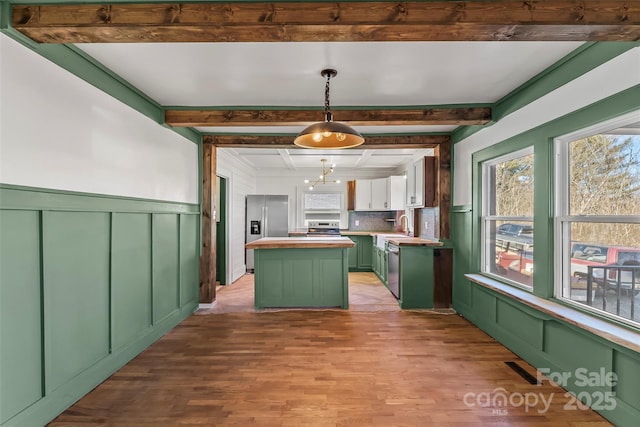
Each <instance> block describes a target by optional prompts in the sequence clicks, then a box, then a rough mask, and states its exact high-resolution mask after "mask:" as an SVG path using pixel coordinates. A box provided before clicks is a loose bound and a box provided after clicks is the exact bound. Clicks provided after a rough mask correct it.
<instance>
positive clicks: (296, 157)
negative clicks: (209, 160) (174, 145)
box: [223, 148, 433, 171]
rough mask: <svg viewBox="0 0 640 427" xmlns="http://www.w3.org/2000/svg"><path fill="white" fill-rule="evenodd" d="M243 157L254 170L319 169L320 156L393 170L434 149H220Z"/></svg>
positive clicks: (345, 165) (339, 164)
mask: <svg viewBox="0 0 640 427" xmlns="http://www.w3.org/2000/svg"><path fill="white" fill-rule="evenodd" d="M223 150H230V151H232V152H233V153H234V154H235V155H237V156H239V157H240V158H242V159H244V160H245V161H246V162H248V163H249V164H250V165H251V166H253V167H255V168H256V169H258V170H260V169H288V170H290V171H296V170H304V169H305V168H314V169H318V170H320V168H321V166H322V162H321V161H320V160H321V159H326V160H327V166H330V165H332V164H335V165H336V169H342V170H345V169H348V170H352V169H354V168H357V169H386V170H388V169H393V168H395V167H397V166H399V165H402V164H406V163H409V162H410V161H412V160H415V159H416V158H418V157H420V156H429V155H433V149H420V150H415V149H408V148H405V149H394V150H362V149H357V148H356V149H350V150H300V149H270V148H223Z"/></svg>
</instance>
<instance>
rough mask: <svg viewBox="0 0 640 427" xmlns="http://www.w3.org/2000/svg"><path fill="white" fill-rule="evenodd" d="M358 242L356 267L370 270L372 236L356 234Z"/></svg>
mask: <svg viewBox="0 0 640 427" xmlns="http://www.w3.org/2000/svg"><path fill="white" fill-rule="evenodd" d="M358 237H359V238H360V242H359V243H360V244H359V245H358V246H359V247H358V268H360V270H363V271H365V270H366V271H371V267H373V258H372V257H373V237H371V236H358Z"/></svg>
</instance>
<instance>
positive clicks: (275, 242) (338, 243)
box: [244, 237, 355, 249]
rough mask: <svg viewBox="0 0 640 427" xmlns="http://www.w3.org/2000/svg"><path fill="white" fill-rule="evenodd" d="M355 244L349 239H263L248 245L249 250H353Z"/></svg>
mask: <svg viewBox="0 0 640 427" xmlns="http://www.w3.org/2000/svg"><path fill="white" fill-rule="evenodd" d="M354 246H355V243H353V242H352V241H351V239H349V238H348V237H263V238H262V239H259V240H256V241H254V242H250V243H247V244H246V245H245V246H244V247H245V248H247V249H285V248H352V247H354Z"/></svg>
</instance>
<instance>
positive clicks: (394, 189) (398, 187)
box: [387, 176, 406, 211]
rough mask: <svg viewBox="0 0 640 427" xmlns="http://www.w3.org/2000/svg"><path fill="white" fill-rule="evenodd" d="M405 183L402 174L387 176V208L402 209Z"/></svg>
mask: <svg viewBox="0 0 640 427" xmlns="http://www.w3.org/2000/svg"><path fill="white" fill-rule="evenodd" d="M405 184H406V180H405V178H404V176H390V177H389V178H387V203H388V204H387V208H388V209H389V210H392V211H401V210H404V202H405Z"/></svg>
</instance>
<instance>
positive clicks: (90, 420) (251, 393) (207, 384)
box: [50, 273, 610, 427]
mask: <svg viewBox="0 0 640 427" xmlns="http://www.w3.org/2000/svg"><path fill="white" fill-rule="evenodd" d="M359 274H362V275H363V277H362V278H361V280H362V281H363V282H370V285H369V288H367V287H366V286H363V287H364V289H368V292H369V293H370V294H372V295H374V296H373V297H372V299H371V300H369V301H370V302H371V304H370V305H371V306H372V307H373V306H378V309H377V310H370V309H369V310H368V309H362V310H358V309H357V307H358V305H361V306H365V305H367V304H364V303H363V302H366V301H367V297H366V294H361V295H360V298H361V301H360V302H361V304H358V303H356V301H355V299H356V298H355V297H354V298H353V300H352V301H351V302H352V304H351V309H350V310H282V311H266V310H265V311H259V312H255V310H253V306H252V301H251V304H250V305H249V306H247V305H246V304H245V305H244V306H243V304H244V303H241V301H242V299H243V298H245V299H246V295H245V296H242V295H241V294H242V293H243V292H244V293H245V294H246V293H247V289H243V288H242V286H238V287H237V288H234V286H235V285H232V286H230V287H226V288H223V289H222V291H221V292H220V293H218V298H219V299H220V305H219V306H218V308H223V301H224V293H225V292H234V293H235V297H236V299H235V300H234V299H233V298H232V297H233V296H232V295H228V297H229V298H228V299H227V305H226V308H223V309H222V312H219V313H215V312H212V311H213V309H212V310H208V311H203V312H201V314H200V315H194V316H191V317H190V318H188V319H186V320H185V321H184V322H182V323H181V324H180V325H179V326H178V327H176V328H175V329H174V330H173V331H171V332H170V333H168V334H167V335H165V336H164V337H163V338H162V339H160V340H159V341H158V342H156V343H155V344H153V345H152V346H151V347H149V348H148V349H147V350H146V351H145V352H143V353H142V354H141V355H139V356H138V357H137V358H136V359H134V360H133V361H131V362H130V363H129V364H127V365H126V366H125V367H123V368H122V369H121V370H120V371H118V372H116V373H115V374H114V375H112V376H111V377H110V378H109V379H107V380H106V381H105V382H104V383H102V384H101V385H100V386H98V387H97V388H96V389H94V390H93V391H92V392H90V393H89V394H88V395H87V396H85V397H84V398H82V399H81V400H80V401H78V402H77V403H76V404H75V405H73V406H72V407H71V408H69V409H68V410H67V411H65V412H64V413H63V414H61V415H60V416H59V417H58V418H56V419H55V420H54V421H53V422H51V423H50V426H54V427H58V426H67V427H72V426H122V427H124V426H224V425H242V426H248V425H256V426H447V425H451V426H454V425H455V426H479V425H527V426H549V427H551V426H554V427H555V426H561V425H566V426H578V425H587V424H588V425H589V426H601V425H602V426H604V425H610V424H609V423H607V422H606V420H604V419H603V418H602V417H600V416H599V415H598V414H596V413H595V412H593V411H591V410H590V409H587V410H580V409H578V410H571V411H568V410H565V409H564V405H565V404H566V403H567V402H569V399H568V398H567V397H565V395H564V394H565V392H564V390H563V389H561V388H559V387H556V386H554V385H552V384H550V383H549V382H548V381H546V380H545V381H544V382H543V384H542V385H541V386H536V385H531V384H529V383H528V382H526V381H525V380H524V379H523V378H522V377H521V376H520V375H518V374H517V373H516V372H514V371H513V370H512V369H511V368H509V367H508V366H507V365H505V363H504V362H505V361H516V362H517V363H518V364H519V365H521V366H522V367H524V368H525V369H526V370H527V371H529V372H531V373H535V371H534V370H533V369H532V368H531V367H530V366H529V365H527V364H526V363H525V362H524V361H522V360H520V359H519V358H518V357H517V356H515V355H514V354H513V353H511V352H510V351H509V350H507V349H506V348H504V347H503V346H502V345H500V344H498V343H497V342H496V341H494V340H493V339H492V338H490V337H489V336H487V335H486V334H484V333H483V332H482V331H481V330H479V329H478V328H476V327H474V326H473V325H471V324H470V323H469V322H468V321H466V320H465V319H463V318H461V317H460V316H458V315H455V314H441V313H436V312H431V311H400V310H396V309H393V310H392V309H391V304H387V302H390V301H389V300H385V299H384V296H385V294H384V293H383V292H380V293H378V291H384V292H387V291H386V290H385V289H384V288H381V287H382V285H381V284H380V283H379V282H377V285H376V284H375V282H376V280H377V279H375V276H373V274H372V273H359ZM368 275H370V276H368ZM372 276H373V279H371V277H372ZM250 279H251V277H250V276H249V277H248V278H245V279H244V280H245V281H246V283H245V282H242V283H244V285H245V286H246V287H248V286H247V283H250ZM350 280H351V276H350ZM354 280H355V279H354ZM374 287H377V288H378V289H373V288H374ZM355 288H356V287H355V286H354V290H355ZM376 295H378V296H379V298H382V299H379V300H376V298H377V297H376ZM234 301H235V304H233V302H234ZM374 301H375V302H374ZM392 302H395V301H392ZM387 305H389V307H386V306H387ZM353 307H356V309H353ZM396 307H397V304H396ZM387 308H388V309H387ZM214 309H215V307H214ZM500 388H502V389H504V390H501V389H500ZM482 393H484V394H482ZM500 393H502V394H506V396H507V397H512V396H513V397H514V398H513V399H512V402H515V404H511V405H507V406H500V405H499V403H500V400H499V399H497V400H496V401H494V402H493V404H492V402H491V401H490V400H491V399H489V401H487V399H483V398H482V396H491V397H495V396H496V395H497V394H500ZM534 394H535V395H537V396H543V397H544V398H545V399H546V400H550V402H551V403H550V405H549V408H548V410H545V406H544V405H543V404H542V403H541V402H540V403H538V404H537V405H536V406H532V407H529V408H526V407H525V406H524V405H523V404H519V402H520V400H519V399H518V397H519V396H531V397H532V396H533V395H534Z"/></svg>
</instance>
